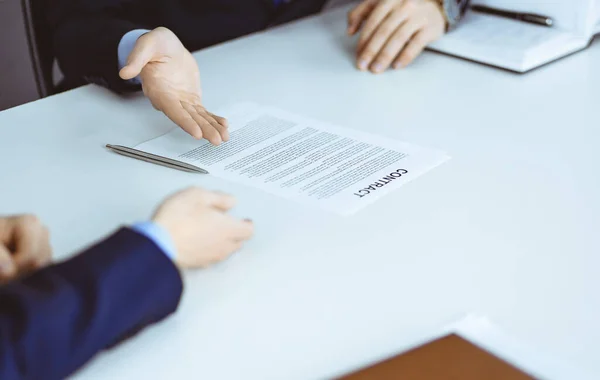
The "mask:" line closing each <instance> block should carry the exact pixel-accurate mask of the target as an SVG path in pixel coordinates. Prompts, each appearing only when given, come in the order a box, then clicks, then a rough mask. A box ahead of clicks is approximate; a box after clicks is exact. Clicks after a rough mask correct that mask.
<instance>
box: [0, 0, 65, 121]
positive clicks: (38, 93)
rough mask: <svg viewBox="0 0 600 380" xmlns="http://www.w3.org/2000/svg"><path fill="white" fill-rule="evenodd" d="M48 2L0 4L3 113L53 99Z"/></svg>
mask: <svg viewBox="0 0 600 380" xmlns="http://www.w3.org/2000/svg"><path fill="white" fill-rule="evenodd" d="M45 4H46V0H7V1H6V0H5V1H0V110H3V109H7V108H10V107H13V106H17V105H20V104H23V103H27V102H30V101H33V100H37V99H40V98H43V97H45V96H48V95H52V94H53V93H54V92H55V88H54V85H53V81H52V64H53V60H54V59H53V56H52V37H51V33H50V31H49V28H48V27H47V26H46V23H45V14H44V11H45V9H44V6H45Z"/></svg>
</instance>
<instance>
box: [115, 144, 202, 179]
mask: <svg viewBox="0 0 600 380" xmlns="http://www.w3.org/2000/svg"><path fill="white" fill-rule="evenodd" d="M106 147H107V148H108V149H110V150H112V151H113V152H115V153H118V154H120V155H123V156H127V157H132V158H136V159H138V160H142V161H146V162H150V163H153V164H158V165H163V166H166V167H169V168H172V169H179V170H183V171H188V172H193V173H201V174H208V171H207V170H205V169H202V168H199V167H197V166H194V165H191V164H188V163H185V162H181V161H177V160H173V159H170V158H167V157H161V156H157V155H155V154H152V153H147V152H142V151H141V150H137V149H133V148H129V147H126V146H123V145H111V144H106Z"/></svg>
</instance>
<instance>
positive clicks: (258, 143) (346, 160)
mask: <svg viewBox="0 0 600 380" xmlns="http://www.w3.org/2000/svg"><path fill="white" fill-rule="evenodd" d="M218 114H219V115H223V116H225V117H227V119H228V122H229V131H230V139H229V141H227V142H224V143H222V144H221V145H219V146H213V145H211V144H210V143H209V142H208V141H206V140H201V141H198V140H194V139H192V138H191V137H190V136H189V135H188V134H187V133H186V132H184V131H183V130H181V129H179V128H176V129H173V130H172V131H170V132H169V133H167V134H164V135H162V136H159V137H157V138H154V139H152V140H149V141H147V142H144V143H142V144H139V145H137V146H135V147H134V149H136V150H138V151H142V152H146V153H150V154H153V155H155V156H160V157H165V158H168V159H170V160H174V161H178V162H182V163H185V164H187V165H192V166H195V167H197V168H200V169H204V170H206V171H208V172H209V173H210V175H214V176H216V177H219V178H223V179H226V180H230V181H233V182H238V183H242V184H245V185H248V186H252V187H255V188H258V189H261V190H264V191H266V192H269V193H271V194H274V195H277V196H281V197H284V198H286V199H289V200H293V201H297V202H301V203H304V204H309V205H312V206H317V207H320V208H323V209H326V210H329V211H332V212H334V213H337V214H341V215H350V214H352V213H355V212H357V211H358V210H360V209H361V208H363V207H365V206H366V205H368V204H369V203H372V202H373V201H375V200H377V199H379V198H381V197H382V196H383V195H385V194H387V193H389V192H390V191H392V190H395V189H397V188H399V187H400V186H402V185H403V184H405V183H407V182H409V181H411V180H413V179H415V178H417V177H418V176H420V175H422V174H424V173H425V172H427V171H428V170H430V169H432V168H434V167H436V166H438V165H440V164H441V163H443V162H444V161H446V160H448V158H449V157H448V156H447V155H446V154H445V153H443V152H440V151H437V150H433V149H426V148H421V147H418V146H415V145H412V144H407V143H403V142H400V141H395V140H392V139H389V138H385V137H380V136H376V135H372V134H368V133H364V132H360V131H356V130H352V129H346V128H340V127H337V126H334V125H331V124H329V123H325V122H322V121H318V120H313V119H310V118H306V117H303V116H299V115H294V114H291V113H289V112H286V111H283V110H279V109H276V108H273V107H266V106H260V105H257V104H253V103H240V104H236V105H233V106H230V107H227V108H225V109H221V110H219V112H218Z"/></svg>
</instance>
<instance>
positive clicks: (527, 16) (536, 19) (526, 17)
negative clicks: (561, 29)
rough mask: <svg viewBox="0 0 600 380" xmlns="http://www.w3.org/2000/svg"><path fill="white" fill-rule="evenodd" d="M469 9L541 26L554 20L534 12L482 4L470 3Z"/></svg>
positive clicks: (551, 23)
mask: <svg viewBox="0 0 600 380" xmlns="http://www.w3.org/2000/svg"><path fill="white" fill-rule="evenodd" d="M471 10H472V11H474V12H479V13H485V14H488V15H493V16H498V17H504V18H510V19H513V20H518V21H523V22H528V23H530V24H536V25H542V26H548V27H549V26H552V25H554V20H552V19H551V18H550V17H548V16H542V15H538V14H535V13H522V12H514V11H507V10H504V9H496V8H490V7H486V6H483V5H472V6H471Z"/></svg>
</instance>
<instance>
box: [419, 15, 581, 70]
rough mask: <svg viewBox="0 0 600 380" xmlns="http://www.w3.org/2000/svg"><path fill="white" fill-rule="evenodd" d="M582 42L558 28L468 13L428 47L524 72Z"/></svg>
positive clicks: (576, 46) (563, 53) (570, 50)
mask: <svg viewBox="0 0 600 380" xmlns="http://www.w3.org/2000/svg"><path fill="white" fill-rule="evenodd" d="M582 41H584V40H583V39H578V38H577V37H576V36H575V35H573V34H572V33H569V32H565V31H562V30H560V29H557V28H547V27H543V26H539V25H534V24H528V23H524V22H520V21H515V20H510V19H507V18H502V17H496V16H491V15H484V14H480V13H475V12H469V13H468V14H467V15H466V16H465V18H464V20H463V22H462V23H461V25H460V26H459V27H458V28H456V29H455V30H453V31H451V32H450V33H448V34H447V35H445V36H444V37H443V38H442V39H440V40H439V41H436V42H434V43H433V44H431V45H429V48H431V49H433V50H437V51H441V52H444V53H448V54H452V55H456V56H460V57H465V58H468V59H472V60H475V61H479V62H483V63H487V64H490V65H494V66H499V67H503V68H507V69H510V70H514V71H518V72H523V71H527V70H529V69H531V68H533V67H532V66H533V63H532V62H536V63H537V65H539V64H542V63H544V61H552V60H553V59H555V58H559V57H561V56H563V55H565V54H567V53H569V52H572V51H574V50H576V49H575V48H583V46H584V45H585V43H584V42H582Z"/></svg>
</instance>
